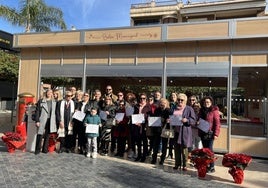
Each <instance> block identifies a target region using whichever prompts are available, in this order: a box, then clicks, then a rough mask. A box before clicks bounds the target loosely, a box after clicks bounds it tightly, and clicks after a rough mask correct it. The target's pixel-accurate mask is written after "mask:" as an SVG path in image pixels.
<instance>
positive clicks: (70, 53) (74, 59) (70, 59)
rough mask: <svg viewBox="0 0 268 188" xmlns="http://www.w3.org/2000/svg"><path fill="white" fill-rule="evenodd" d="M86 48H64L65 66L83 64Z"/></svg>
mask: <svg viewBox="0 0 268 188" xmlns="http://www.w3.org/2000/svg"><path fill="white" fill-rule="evenodd" d="M84 57H85V48H84V47H83V46H71V47H64V48H63V64H83V63H84Z"/></svg>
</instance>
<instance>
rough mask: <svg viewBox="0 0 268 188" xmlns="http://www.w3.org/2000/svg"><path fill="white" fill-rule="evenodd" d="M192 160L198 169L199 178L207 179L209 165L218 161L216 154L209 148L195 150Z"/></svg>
mask: <svg viewBox="0 0 268 188" xmlns="http://www.w3.org/2000/svg"><path fill="white" fill-rule="evenodd" d="M190 159H191V161H192V163H193V164H194V166H195V168H196V169H197V171H198V176H199V177H205V176H206V173H207V166H208V164H209V163H211V162H213V161H215V160H216V158H215V157H214V153H213V152H212V151H211V150H210V149H209V148H202V149H195V150H193V151H192V152H191V157H190Z"/></svg>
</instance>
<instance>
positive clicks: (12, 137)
mask: <svg viewBox="0 0 268 188" xmlns="http://www.w3.org/2000/svg"><path fill="white" fill-rule="evenodd" d="M2 140H3V142H5V143H6V146H7V150H8V152H9V153H14V152H15V149H20V150H24V149H25V143H26V139H25V138H24V137H23V136H22V135H20V134H18V133H14V132H6V133H4V135H3V136H2Z"/></svg>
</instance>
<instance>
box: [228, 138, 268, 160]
mask: <svg viewBox="0 0 268 188" xmlns="http://www.w3.org/2000/svg"><path fill="white" fill-rule="evenodd" d="M230 152H235V153H245V154H248V155H253V156H263V157H267V156H268V142H267V138H266V139H263V140H256V139H253V138H252V139H251V138H249V137H247V138H237V137H232V138H231V151H230Z"/></svg>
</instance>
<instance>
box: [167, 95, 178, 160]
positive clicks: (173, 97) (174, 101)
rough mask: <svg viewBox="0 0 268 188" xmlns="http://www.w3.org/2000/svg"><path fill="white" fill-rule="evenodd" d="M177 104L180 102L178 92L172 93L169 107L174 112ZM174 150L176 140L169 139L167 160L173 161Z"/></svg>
mask: <svg viewBox="0 0 268 188" xmlns="http://www.w3.org/2000/svg"><path fill="white" fill-rule="evenodd" d="M177 102H178V94H177V93H176V92H172V93H171V94H170V96H169V106H170V110H171V111H172V112H173V111H174V109H175V108H176V107H177V104H178V103H177ZM173 149H174V138H169V142H168V156H167V158H171V159H173Z"/></svg>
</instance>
